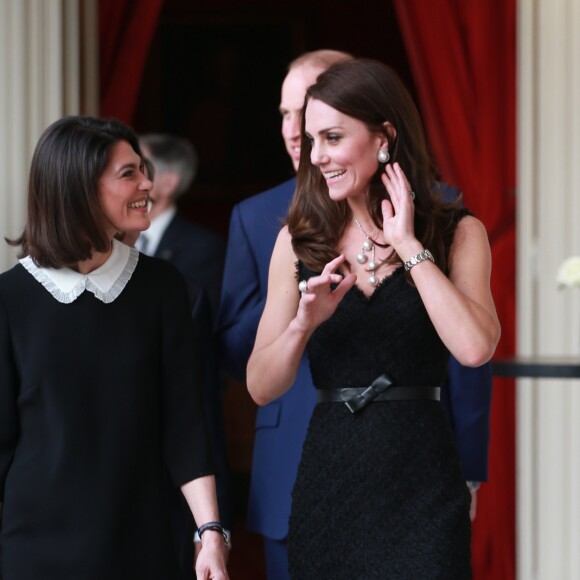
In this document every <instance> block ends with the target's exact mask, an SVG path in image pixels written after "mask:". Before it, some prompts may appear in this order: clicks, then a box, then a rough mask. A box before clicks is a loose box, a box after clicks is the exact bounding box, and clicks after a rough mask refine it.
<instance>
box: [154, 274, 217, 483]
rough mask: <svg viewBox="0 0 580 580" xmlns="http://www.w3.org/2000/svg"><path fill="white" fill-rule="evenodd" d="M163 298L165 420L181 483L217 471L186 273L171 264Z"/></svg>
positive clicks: (173, 471)
mask: <svg viewBox="0 0 580 580" xmlns="http://www.w3.org/2000/svg"><path fill="white" fill-rule="evenodd" d="M164 288H165V296H164V299H163V347H162V348H163V350H162V356H163V360H162V366H163V370H162V373H163V375H162V376H163V421H164V437H165V441H164V446H165V456H166V461H167V465H168V468H169V473H170V475H171V477H172V479H173V482H174V483H175V485H177V486H180V485H183V484H184V483H187V482H188V481H191V480H193V479H197V478H198V477H201V476H203V475H208V474H212V473H214V464H213V459H212V456H211V449H210V446H209V438H208V433H207V424H206V418H205V414H204V405H203V392H202V391H203V389H202V379H201V374H200V370H199V368H198V365H197V364H196V356H194V355H195V350H194V349H195V348H196V346H195V343H194V333H193V323H192V319H191V313H190V311H189V305H188V298H187V290H186V286H185V282H184V280H183V278H182V277H181V275H180V274H179V273H178V272H177V271H176V270H173V269H172V268H171V269H169V268H168V272H167V275H166V277H165V278H164Z"/></svg>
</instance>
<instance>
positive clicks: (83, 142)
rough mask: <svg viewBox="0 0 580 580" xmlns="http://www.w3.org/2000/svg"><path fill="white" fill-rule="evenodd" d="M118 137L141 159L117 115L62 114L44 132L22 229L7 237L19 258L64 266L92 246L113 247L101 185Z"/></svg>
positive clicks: (85, 254) (78, 259) (129, 131)
mask: <svg viewBox="0 0 580 580" xmlns="http://www.w3.org/2000/svg"><path fill="white" fill-rule="evenodd" d="M119 141H127V142H128V143H129V144H130V145H131V147H132V148H133V150H134V151H135V153H137V155H139V157H141V158H143V156H142V154H141V149H140V148H139V141H138V139H137V136H136V135H135V133H134V132H133V130H132V129H131V128H129V127H128V126H127V125H125V124H123V123H121V122H120V121H117V120H116V119H97V118H94V117H79V116H70V117H64V118H62V119H59V120H58V121H55V122H54V123H53V124H52V125H50V126H49V127H48V128H47V129H46V130H45V131H44V133H43V134H42V136H41V137H40V140H39V141H38V143H37V145H36V148H35V150H34V155H33V157H32V163H31V167H30V178H29V182H28V216H27V221H26V226H25V228H24V232H23V234H22V235H21V236H20V237H19V238H18V239H16V240H6V241H7V242H8V243H9V244H11V245H13V246H21V250H20V253H19V257H20V258H23V257H25V256H27V255H29V256H30V257H31V258H32V259H33V260H34V262H35V263H36V264H37V265H39V266H42V267H50V268H61V267H63V266H70V265H73V264H76V263H77V262H81V261H83V260H87V259H89V258H90V257H91V253H92V251H93V250H96V251H99V252H106V251H108V250H109V248H110V246H111V240H110V239H109V238H108V237H107V235H106V233H105V229H104V215H103V212H102V210H101V205H100V203H99V197H98V184H99V179H100V177H101V175H102V173H103V171H104V170H105V167H106V165H107V163H108V161H109V153H110V150H111V147H112V146H113V145H114V144H115V143H117V142H119Z"/></svg>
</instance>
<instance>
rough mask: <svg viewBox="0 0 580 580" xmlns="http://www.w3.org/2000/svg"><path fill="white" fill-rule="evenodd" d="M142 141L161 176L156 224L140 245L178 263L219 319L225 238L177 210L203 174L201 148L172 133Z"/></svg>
mask: <svg viewBox="0 0 580 580" xmlns="http://www.w3.org/2000/svg"><path fill="white" fill-rule="evenodd" d="M140 142H141V146H142V148H143V153H144V155H145V156H146V157H147V158H148V159H149V160H150V161H151V162H152V163H153V167H154V169H155V178H154V180H153V189H152V190H151V193H150V195H149V198H150V201H151V203H150V207H149V217H150V218H151V227H150V228H149V229H148V230H146V231H145V232H142V233H141V234H140V235H139V237H138V238H137V241H136V242H135V247H136V248H137V249H138V250H139V251H141V252H143V253H145V254H149V255H150V256H155V257H158V258H162V259H164V260H167V261H169V262H171V263H173V264H174V265H175V266H176V267H177V269H178V270H179V271H180V272H181V274H182V275H183V276H184V277H185V280H186V282H187V283H188V285H189V284H190V283H195V284H201V285H202V286H203V287H204V289H205V291H206V293H207V297H208V299H209V302H210V304H211V307H212V320H213V321H215V316H216V313H217V308H218V304H219V297H220V289H221V281H222V272H223V264H224V256H225V242H224V241H223V240H222V238H221V237H220V236H219V235H218V234H216V233H215V232H213V231H211V230H209V229H207V228H204V227H202V226H199V225H197V224H194V223H193V222H192V221H191V220H188V219H186V218H184V217H182V216H181V215H180V214H179V213H178V212H177V200H178V198H179V197H180V196H181V195H183V194H184V193H186V192H187V191H188V190H189V187H190V186H191V184H192V182H193V180H194V178H195V175H196V172H197V163H198V159H197V153H196V151H195V148H194V147H193V145H192V144H191V142H190V141H188V140H187V139H185V138H183V137H179V136H177V135H171V134H166V133H146V134H144V135H141V136H140Z"/></svg>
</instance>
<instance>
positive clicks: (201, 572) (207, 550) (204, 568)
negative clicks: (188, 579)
mask: <svg viewBox="0 0 580 580" xmlns="http://www.w3.org/2000/svg"><path fill="white" fill-rule="evenodd" d="M228 555H229V547H228V545H227V544H226V543H225V542H224V539H223V538H222V536H221V535H220V534H218V533H216V532H212V531H210V530H208V531H207V532H205V533H204V535H203V541H202V546H201V550H200V551H199V555H198V556H197V559H196V561H195V574H196V577H197V579H198V580H228V579H229V575H228V571H227V569H226V562H227V560H228Z"/></svg>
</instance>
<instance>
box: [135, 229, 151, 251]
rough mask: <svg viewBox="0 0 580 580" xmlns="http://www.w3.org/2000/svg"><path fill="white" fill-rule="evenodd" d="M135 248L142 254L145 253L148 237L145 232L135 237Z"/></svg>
mask: <svg viewBox="0 0 580 580" xmlns="http://www.w3.org/2000/svg"><path fill="white" fill-rule="evenodd" d="M136 246H137V249H138V250H139V251H140V252H142V253H143V254H147V246H149V238H147V236H146V235H145V234H139V237H138V238H137V244H136Z"/></svg>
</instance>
